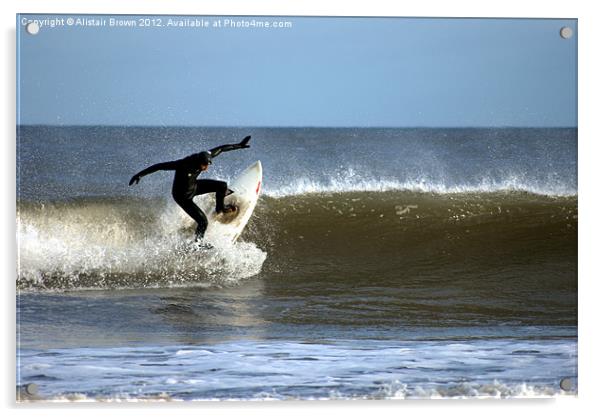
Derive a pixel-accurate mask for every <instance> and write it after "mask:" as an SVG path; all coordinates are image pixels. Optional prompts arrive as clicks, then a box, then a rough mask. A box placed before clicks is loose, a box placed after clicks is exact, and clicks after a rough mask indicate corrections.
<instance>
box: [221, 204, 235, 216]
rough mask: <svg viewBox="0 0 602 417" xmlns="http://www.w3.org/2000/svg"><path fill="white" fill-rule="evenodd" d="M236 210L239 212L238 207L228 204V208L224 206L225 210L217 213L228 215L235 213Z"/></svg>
mask: <svg viewBox="0 0 602 417" xmlns="http://www.w3.org/2000/svg"><path fill="white" fill-rule="evenodd" d="M236 210H237V208H236V206H233V205H232V204H228V205H227V206H224V208H223V209H222V210H217V212H218V213H224V214H228V213H234V212H235V211H236Z"/></svg>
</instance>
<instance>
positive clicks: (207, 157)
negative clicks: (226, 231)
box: [130, 136, 251, 240]
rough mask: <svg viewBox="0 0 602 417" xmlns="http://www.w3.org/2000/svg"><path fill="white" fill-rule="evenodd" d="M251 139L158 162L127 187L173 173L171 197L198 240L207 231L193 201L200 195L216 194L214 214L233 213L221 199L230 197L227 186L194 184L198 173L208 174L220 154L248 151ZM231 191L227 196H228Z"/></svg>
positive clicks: (204, 218)
mask: <svg viewBox="0 0 602 417" xmlns="http://www.w3.org/2000/svg"><path fill="white" fill-rule="evenodd" d="M250 140H251V136H247V137H246V138H244V139H243V140H242V141H241V142H240V143H236V144H229V145H221V146H218V147H216V148H213V149H210V150H209V151H204V152H199V153H195V154H192V155H189V156H187V157H186V158H183V159H178V160H177V161H169V162H161V163H158V164H155V165H151V166H149V167H148V168H146V169H143V170H142V171H140V172H138V173H137V174H135V175H134V176H133V177H132V179H130V185H132V184H138V183H139V182H140V178H142V177H144V176H145V175H148V174H152V173H153V172H156V171H176V173H175V175H174V178H173V185H172V188H171V195H172V196H173V199H174V200H175V202H176V203H178V205H179V206H180V207H182V209H183V210H184V211H185V212H186V214H188V215H189V216H190V217H192V218H193V219H194V221H196V223H197V228H196V240H201V239H202V238H203V236H205V231H206V230H207V216H205V213H203V210H201V209H200V208H199V207H198V206H197V205H196V204H194V201H193V200H192V199H193V198H194V197H195V196H197V195H200V194H207V193H215V211H216V212H217V213H231V212H233V211H236V207H235V206H233V205H230V204H228V205H224V197H226V195H227V194H229V193H231V191H230V190H228V184H227V183H226V182H225V181H217V180H197V177H198V176H199V175H200V174H201V172H204V171H207V169H208V168H209V165H211V164H212V159H213V158H215V157H216V156H218V155H219V154H220V153H222V152H228V151H233V150H235V149H244V148H249V147H250V145H249V141H250ZM229 191H230V192H229Z"/></svg>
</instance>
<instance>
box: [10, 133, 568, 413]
mask: <svg viewBox="0 0 602 417" xmlns="http://www.w3.org/2000/svg"><path fill="white" fill-rule="evenodd" d="M17 133H18V143H17V241H18V273H17V282H16V285H17V290H18V293H17V318H18V323H17V342H18V351H17V356H18V357H17V382H18V384H28V383H35V384H37V385H38V387H39V396H40V398H41V399H44V400H57V401H58V400H128V401H136V400H165V399H169V400H211V399H222V400H225V399H242V400H257V399H259V400H265V399H323V398H337V399H339V398H353V399H356V398H379V399H381V398H382V399H385V398H441V397H443V398H465V397H469V398H472V397H520V396H529V397H531V396H545V397H547V396H555V395H565V394H569V395H573V394H576V392H577V386H578V383H577V382H578V378H577V377H578V374H577V222H578V210H577V131H576V129H318V128H249V129H245V128H171V127H170V128H168V127H164V128H160V127H159V128H135V127H123V128H122V127H48V126H22V127H19V128H18V131H17ZM247 134H251V135H252V136H253V139H252V141H251V148H250V149H248V150H243V151H235V152H230V153H225V154H222V155H220V156H219V157H218V158H216V159H215V161H214V164H213V166H212V167H211V169H210V170H209V172H207V173H205V174H203V176H204V177H206V178H218V179H224V180H231V179H232V178H234V177H236V175H237V174H238V173H239V172H241V171H242V170H243V169H244V168H245V167H246V166H248V165H250V164H251V163H252V162H254V161H256V160H261V161H262V164H263V167H264V182H263V194H262V196H261V198H260V201H259V203H258V206H257V208H256V210H255V213H254V215H253V217H252V219H251V220H250V223H249V225H248V226H247V228H246V229H245V232H244V233H243V235H242V236H241V239H240V240H239V241H238V242H237V243H236V244H235V245H224V244H217V245H216V249H215V250H213V251H210V252H207V253H198V252H194V251H191V250H190V240H191V237H192V235H193V232H194V228H195V225H194V223H193V222H192V220H190V219H188V218H187V216H186V215H185V213H184V212H183V211H182V210H181V209H180V208H179V207H178V206H177V205H176V204H175V203H174V202H173V201H172V200H171V197H170V188H171V180H172V175H173V173H171V172H157V173H155V174H152V175H150V176H147V177H145V178H143V179H142V180H141V182H140V184H138V185H136V186H133V187H129V186H128V185H127V183H128V181H129V178H130V177H131V176H132V175H133V174H134V173H135V172H137V171H139V170H141V169H142V168H144V167H146V166H148V165H151V164H153V163H156V162H161V161H166V160H173V159H178V158H181V157H184V156H186V155H188V154H190V153H193V152H198V151H200V150H204V149H208V148H211V147H214V146H217V145H219V144H222V143H231V142H238V141H239V140H240V139H241V138H242V137H244V136H246V135H247ZM207 198H209V199H211V196H207ZM563 379H564V380H565V381H569V383H568V384H566V382H565V384H564V385H563V386H564V388H565V389H562V388H561V387H560V381H561V380H563ZM569 386H570V387H569ZM567 387H569V388H568V389H566V388H567Z"/></svg>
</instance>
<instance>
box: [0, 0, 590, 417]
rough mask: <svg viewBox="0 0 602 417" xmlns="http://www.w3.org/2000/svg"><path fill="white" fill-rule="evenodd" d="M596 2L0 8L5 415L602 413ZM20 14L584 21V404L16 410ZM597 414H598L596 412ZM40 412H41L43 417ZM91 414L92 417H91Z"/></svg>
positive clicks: (140, 0) (372, 0)
mask: <svg viewBox="0 0 602 417" xmlns="http://www.w3.org/2000/svg"><path fill="white" fill-rule="evenodd" d="M595 4H596V3H595V2H593V1H583V2H570V1H568V0H564V1H558V0H551V1H540V2H537V1H531V0H504V1H495V2H494V1H476V0H453V1H450V0H427V1H425V0H423V1H408V2H403V1H397V2H393V1H385V0H369V1H366V0H363V1H355V0H353V1H351V0H348V1H328V0H305V1H302V2H301V1H295V2H293V1H274V0H272V1H266V0H255V1H252V2H251V1H249V0H232V1H225V0H221V1H202V0H196V1H192V0H188V1H186V0H102V1H95V2H93V1H85V0H84V1H79V2H74V1H72V0H54V1H49V0H35V1H34V0H19V1H17V0H8V1H4V2H2V3H1V6H0V7H1V8H2V9H1V10H2V13H1V14H0V16H1V17H0V19H2V26H3V27H2V29H3V38H4V39H3V49H4V51H3V57H4V59H3V63H4V64H3V65H2V75H3V77H2V81H3V84H4V88H3V89H2V90H3V91H5V97H4V100H3V101H2V108H3V109H2V112H0V114H1V115H2V122H3V123H2V126H4V137H3V138H2V139H3V140H2V146H3V149H2V151H3V152H2V158H3V164H2V179H3V181H4V187H3V190H4V197H5V198H4V199H3V202H2V204H1V207H2V214H3V216H2V218H3V219H4V225H5V226H6V227H5V228H3V230H5V233H3V237H4V239H3V240H2V245H3V247H2V250H1V251H0V254H1V256H2V258H1V260H2V262H1V265H2V266H3V271H4V274H2V280H3V282H4V288H3V290H4V297H3V301H4V304H5V305H4V312H5V313H6V314H5V315H4V322H3V323H4V324H5V326H4V327H3V330H4V331H3V336H4V338H5V340H4V343H2V353H3V355H2V357H3V360H4V362H3V366H2V369H3V370H4V378H2V388H1V390H0V392H1V393H2V398H3V401H2V405H3V406H4V408H5V409H6V410H4V411H7V412H8V415H12V414H13V413H15V414H16V413H19V414H29V413H31V414H33V413H35V414H41V413H42V412H43V413H44V415H48V416H55V415H60V416H63V415H80V414H82V413H86V415H88V414H92V415H98V414H99V413H104V412H112V410H115V408H116V407H118V408H119V409H120V410H119V411H118V412H120V413H124V412H127V413H128V414H132V413H133V414H135V415H144V416H163V415H165V413H174V412H177V413H178V414H179V413H182V414H190V415H193V414H196V415H198V414H199V413H207V412H209V413H210V415H212V416H214V415H215V416H221V415H239V414H241V413H244V414H245V417H247V416H248V415H261V416H262V417H263V416H271V415H274V416H279V415H281V414H283V413H286V415H291V416H305V415H307V414H308V413H312V414H315V413H317V414H320V415H326V414H327V413H329V414H330V413H335V412H336V413H339V412H343V413H345V414H348V413H350V412H351V413H352V415H360V414H361V415H363V414H365V413H367V412H371V411H376V412H378V413H379V415H399V414H400V413H408V412H413V413H421V414H422V413H424V412H427V413H437V414H441V413H443V414H445V416H446V417H447V416H449V415H452V416H453V415H458V416H460V415H461V416H470V415H478V416H482V414H483V413H487V415H488V417H489V415H491V416H497V415H500V416H502V415H503V416H504V417H507V415H508V414H509V413H510V414H515V413H517V412H518V413H521V414H522V413H527V412H529V413H540V412H544V413H545V415H546V416H550V415H551V416H554V415H562V416H565V415H582V414H589V413H588V411H590V410H594V409H596V408H597V409H600V406H599V404H597V394H598V391H599V390H600V389H599V388H598V386H599V385H600V384H599V383H598V379H600V373H599V371H600V361H599V359H598V355H599V352H601V351H602V349H600V343H599V337H597V336H596V334H595V333H596V332H597V331H599V328H600V326H599V325H597V321H598V317H600V309H599V308H596V307H597V305H600V304H601V303H600V301H599V300H598V298H599V297H600V295H601V293H600V284H599V282H600V279H602V274H600V267H599V266H598V262H596V260H597V258H599V255H598V252H599V250H600V245H599V242H600V239H599V236H600V235H601V233H602V229H601V227H600V220H599V219H600V215H599V214H598V212H599V209H598V207H600V205H599V202H600V197H599V194H598V192H597V191H598V190H599V189H600V185H599V182H600V181H601V180H602V176H601V175H600V171H599V169H598V167H599V166H600V165H602V164H601V163H600V160H599V159H600V156H601V153H600V145H599V144H598V142H599V141H600V140H602V135H600V133H601V132H600V127H599V126H600V123H602V122H601V121H600V110H599V109H600V108H601V107H602V106H600V105H599V104H598V105H596V104H595V102H596V101H599V94H600V81H599V78H600V76H599V74H602V68H601V65H600V53H599V50H600V42H601V41H602V34H601V29H600V27H601V26H602V25H601V23H602V22H601V17H600V15H599V14H597V13H596V12H597V9H596V8H595ZM17 12H21V13H67V12H69V13H105V14H114V13H121V14H204V15H245V14H249V15H307V16H312V15H329V16H430V17H549V18H578V19H579V28H578V30H579V212H580V213H579V249H580V250H579V364H580V366H579V398H578V399H574V398H559V399H556V400H551V401H534V400H510V401H501V402H498V401H406V402H398V401H380V402H365V401H353V402H338V401H336V402H326V403H276V404H274V403H261V404H257V403H240V404H232V403H225V404H224V403H219V404H209V405H208V404H193V405H189V404H177V405H175V406H170V405H165V404H155V405H153V406H150V407H149V406H148V405H146V406H133V405H131V404H126V405H123V406H116V405H103V404H96V405H93V406H85V405H82V404H80V405H77V404H76V405H69V406H65V405H64V406H44V407H39V406H36V407H31V406H29V407H27V406H25V407H24V406H14V405H13V404H14V395H15V391H14V389H15V375H14V369H15V368H14V366H15V359H14V358H15V356H14V355H15V349H14V335H15V325H14V319H15V311H14V309H15V298H14V282H15V280H14V274H15V248H14V245H15V242H14V240H15V225H14V219H15V143H14V141H15V86H14V82H15V80H14V78H15V32H14V28H15V14H16V13H17ZM596 406H598V407H596ZM41 408H43V409H44V410H43V411H42V410H41ZM84 408H85V409H84Z"/></svg>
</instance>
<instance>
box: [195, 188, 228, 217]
mask: <svg viewBox="0 0 602 417" xmlns="http://www.w3.org/2000/svg"><path fill="white" fill-rule="evenodd" d="M227 192H228V184H227V183H226V182H225V181H217V180H197V182H196V195H199V194H207V193H215V211H217V212H221V211H224V198H225V197H226V193H227Z"/></svg>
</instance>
